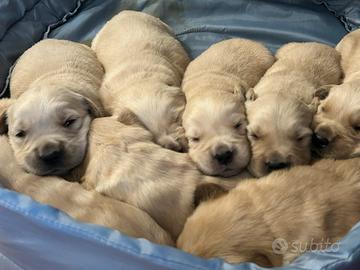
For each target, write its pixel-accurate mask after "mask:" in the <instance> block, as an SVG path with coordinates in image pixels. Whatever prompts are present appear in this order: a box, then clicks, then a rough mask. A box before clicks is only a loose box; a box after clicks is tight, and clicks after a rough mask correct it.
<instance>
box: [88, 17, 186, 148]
mask: <svg viewBox="0 0 360 270" xmlns="http://www.w3.org/2000/svg"><path fill="white" fill-rule="evenodd" d="M92 48H93V49H94V50H95V52H96V54H97V56H98V58H99V60H100V61H101V63H102V64H103V65H104V67H105V72H106V73H105V78H104V83H103V85H102V88H101V96H102V100H103V103H104V106H105V108H106V110H107V111H108V112H109V113H110V114H112V115H121V114H122V113H124V112H125V113H126V111H127V110H130V111H132V112H133V113H134V114H135V115H136V116H137V117H138V119H139V120H140V121H141V122H142V123H143V124H144V125H145V126H146V127H147V128H148V129H149V130H150V131H151V132H152V133H153V135H154V136H155V140H156V142H157V143H158V144H160V145H162V146H164V147H166V148H169V149H173V150H177V151H180V150H183V149H184V147H185V146H186V141H185V138H184V136H183V132H182V128H181V115H182V111H183V109H184V106H185V98H184V96H183V94H182V92H181V90H180V84H181V80H182V77H183V74H184V71H185V68H186V66H187V64H188V63H189V58H188V56H187V54H186V52H185V50H184V49H183V47H182V46H181V44H180V42H179V41H177V40H176V38H175V36H174V34H173V33H172V31H171V30H170V28H169V27H168V26H167V25H166V24H164V23H163V22H161V21H160V20H159V19H157V18H155V17H152V16H150V15H147V14H145V13H141V12H135V11H122V12H120V13H119V14H118V15H116V16H114V17H113V18H112V19H111V20H110V21H108V22H107V23H106V24H105V26H104V27H103V28H102V29H101V30H100V32H99V33H98V34H97V36H96V37H95V39H94V41H93V43H92Z"/></svg>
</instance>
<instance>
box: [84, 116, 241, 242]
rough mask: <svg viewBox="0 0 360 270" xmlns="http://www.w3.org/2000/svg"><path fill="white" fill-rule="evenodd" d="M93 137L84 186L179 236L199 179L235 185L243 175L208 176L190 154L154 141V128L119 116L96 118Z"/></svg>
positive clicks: (190, 207) (192, 203)
mask: <svg viewBox="0 0 360 270" xmlns="http://www.w3.org/2000/svg"><path fill="white" fill-rule="evenodd" d="M122 121H123V119H122ZM89 142H90V143H89V150H88V154H87V157H86V159H85V162H84V163H83V166H82V168H79V170H80V171H82V172H83V177H82V179H83V185H84V186H85V187H86V188H88V189H95V190H96V191H98V192H99V193H102V194H104V195H107V196H109V197H112V198H116V199H118V200H121V201H124V202H127V203H129V204H131V205H134V206H135V207H138V208H140V209H142V210H144V211H145V212H147V213H148V214H149V215H150V216H151V217H152V218H154V220H155V221H156V222H157V223H158V224H159V225H160V226H161V227H162V228H164V229H165V230H166V231H168V232H169V233H170V235H171V236H172V237H173V239H176V238H177V236H178V234H179V233H180V232H181V230H182V228H183V225H184V223H185V220H186V218H187V217H188V216H189V215H190V214H191V213H192V211H193V209H194V190H195V188H196V186H197V185H198V184H200V183H203V182H214V183H219V184H221V185H222V186H224V187H225V188H226V189H229V188H231V187H233V186H234V185H235V183H236V181H237V180H240V179H241V177H240V176H239V177H237V178H235V179H232V180H233V181H222V179H218V178H212V177H207V176H204V175H202V174H201V173H200V172H199V171H198V170H197V168H196V166H195V165H194V164H193V163H192V161H191V159H190V157H189V156H188V155H187V154H186V153H178V152H174V151H171V150H168V149H164V148H163V147H161V146H159V145H158V144H156V143H154V142H153V136H152V134H151V133H150V132H149V131H148V130H146V129H144V128H143V127H141V126H140V125H136V124H134V123H131V124H130V125H126V124H124V123H121V122H119V121H118V120H117V119H115V118H114V117H107V118H99V119H95V120H94V121H93V125H92V129H91V132H90V138H89Z"/></svg>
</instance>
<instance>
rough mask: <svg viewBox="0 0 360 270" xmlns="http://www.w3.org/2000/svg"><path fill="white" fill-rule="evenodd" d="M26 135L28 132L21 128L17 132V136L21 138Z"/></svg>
mask: <svg viewBox="0 0 360 270" xmlns="http://www.w3.org/2000/svg"><path fill="white" fill-rule="evenodd" d="M25 136H26V132H25V131H24V130H19V131H18V132H16V133H15V137H16V138H19V139H23V138H25Z"/></svg>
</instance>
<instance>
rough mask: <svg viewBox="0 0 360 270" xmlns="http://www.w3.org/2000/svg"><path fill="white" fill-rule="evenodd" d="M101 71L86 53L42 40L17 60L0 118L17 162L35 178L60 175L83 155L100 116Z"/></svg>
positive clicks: (0, 130)
mask: <svg viewBox="0 0 360 270" xmlns="http://www.w3.org/2000/svg"><path fill="white" fill-rule="evenodd" d="M102 77H103V69H102V66H101V64H100V63H99V62H98V60H97V58H96V55H95V53H94V52H92V51H91V49H90V48H88V47H86V46H84V45H81V44H77V43H74V42H71V41H62V40H54V39H48V40H43V41H40V42H39V43H37V44H35V45H34V46H33V47H31V48H30V49H28V50H27V51H26V52H25V53H24V54H23V55H22V56H21V57H20V59H19V60H18V62H17V64H16V66H15V68H14V71H13V73H12V77H11V81H10V91H11V97H12V98H14V99H15V98H16V101H15V102H13V104H12V105H11V106H10V107H9V108H8V110H7V113H6V114H5V115H3V117H1V118H0V133H1V134H4V133H8V135H9V139H10V144H11V146H12V149H13V150H14V154H15V158H16V160H17V162H18V163H19V164H20V165H21V167H23V168H24V169H25V170H26V171H28V172H31V173H33V174H37V175H62V174H64V173H67V172H68V171H69V170H70V169H72V168H74V167H75V166H77V165H78V164H79V163H80V162H81V161H82V159H83V157H84V155H85V150H86V145H87V133H88V130H89V126H90V121H91V119H92V118H93V117H96V116H100V115H102V109H101V104H100V98H99V97H98V90H99V88H100V85H101V80H102Z"/></svg>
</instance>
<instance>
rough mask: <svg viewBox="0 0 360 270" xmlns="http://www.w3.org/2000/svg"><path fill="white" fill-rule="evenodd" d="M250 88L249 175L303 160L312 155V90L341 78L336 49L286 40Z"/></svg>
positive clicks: (286, 166)
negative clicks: (273, 62)
mask: <svg viewBox="0 0 360 270" xmlns="http://www.w3.org/2000/svg"><path fill="white" fill-rule="evenodd" d="M276 58H277V61H276V62H275V64H274V65H273V66H272V67H271V68H270V69H269V70H268V71H267V72H266V73H265V75H264V77H263V78H262V79H261V80H260V81H259V83H258V84H257V85H256V87H255V88H254V92H255V95H256V96H257V98H256V99H255V101H249V102H247V103H246V108H247V116H248V122H249V124H248V127H247V129H248V136H249V139H250V142H251V148H252V158H251V161H250V165H249V170H250V171H251V173H252V174H253V175H255V176H257V177H260V176H263V175H265V174H267V173H269V172H270V171H272V170H277V169H281V168H288V167H291V166H293V165H300V164H307V163H308V162H310V159H311V151H310V149H311V135H312V130H311V122H312V119H313V115H314V114H315V112H316V108H317V99H316V98H314V93H315V91H316V89H317V88H319V87H320V86H322V85H326V84H333V83H339V82H340V78H341V76H342V73H341V68H340V55H339V53H338V52H337V51H336V50H335V49H333V48H331V47H329V46H327V45H323V44H319V43H314V42H308V43H289V44H287V45H284V46H283V47H282V48H280V49H279V51H278V52H277V54H276Z"/></svg>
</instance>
